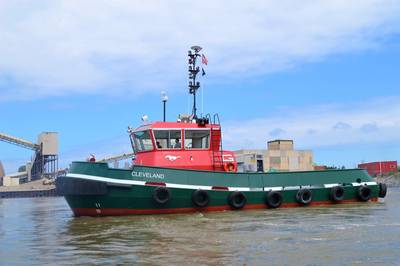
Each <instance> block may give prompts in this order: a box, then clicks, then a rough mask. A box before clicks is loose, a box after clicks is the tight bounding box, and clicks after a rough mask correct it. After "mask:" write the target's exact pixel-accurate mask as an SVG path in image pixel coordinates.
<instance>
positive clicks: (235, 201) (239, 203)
mask: <svg viewBox="0 0 400 266" xmlns="http://www.w3.org/2000/svg"><path fill="white" fill-rule="evenodd" d="M246 202H247V198H246V196H245V195H244V194H243V193H242V192H240V191H235V192H232V193H231V194H229V196H228V203H229V206H231V207H232V208H234V209H241V208H243V207H244V205H246Z"/></svg>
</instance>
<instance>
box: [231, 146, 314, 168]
mask: <svg viewBox="0 0 400 266" xmlns="http://www.w3.org/2000/svg"><path fill="white" fill-rule="evenodd" d="M235 154H236V158H237V162H238V171H239V172H268V171H312V170H313V169H314V168H313V153H312V151H311V150H294V143H293V140H273V141H268V143H267V150H265V149H261V150H238V151H235Z"/></svg>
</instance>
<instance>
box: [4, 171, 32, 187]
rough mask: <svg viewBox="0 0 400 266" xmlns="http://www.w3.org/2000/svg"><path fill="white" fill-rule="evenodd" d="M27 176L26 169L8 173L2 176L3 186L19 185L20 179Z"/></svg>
mask: <svg viewBox="0 0 400 266" xmlns="http://www.w3.org/2000/svg"><path fill="white" fill-rule="evenodd" d="M27 178H28V173H27V172H26V171H25V172H18V173H14V174H9V175H6V176H4V177H3V186H5V187H13V186H19V185H20V184H21V180H23V179H27Z"/></svg>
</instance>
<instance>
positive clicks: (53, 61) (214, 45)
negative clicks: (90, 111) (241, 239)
mask: <svg viewBox="0 0 400 266" xmlns="http://www.w3.org/2000/svg"><path fill="white" fill-rule="evenodd" d="M399 14H400V3H399V2H398V1H395V0H386V1H385V0H362V1H361V0H360V1H357V0H355V1H341V0H332V1H311V0H308V1H244V2H232V1H222V0H220V1H206V2H202V3H201V4H199V5H196V6H192V5H190V4H189V3H188V2H187V1H180V0H171V1H132V0H120V1H98V0H86V1H73V0H72V1H71V0H69V1H67V0H65V1H61V0H60V1H51V0H48V1H46V0H38V1H23V0H20V1H1V2H0V58H1V60H0V90H1V92H2V93H1V94H0V95H1V96H0V97H1V98H0V100H7V99H8V100H10V99H31V98H41V97H47V96H52V95H65V94H74V93H89V94H90V93H92V94H95V93H108V94H115V95H119V94H123V93H126V92H129V93H130V94H131V95H137V94H141V93H144V92H147V91H152V90H157V91H159V90H160V89H165V88H166V87H167V88H168V89H169V90H173V89H174V88H176V87H178V85H179V87H182V86H184V83H185V78H186V76H185V71H186V65H185V63H186V58H185V56H186V54H185V53H186V50H187V49H188V47H189V46H190V45H192V44H200V45H202V46H204V47H205V52H206V53H207V55H208V57H209V61H210V64H209V69H208V73H212V76H213V77H214V78H215V79H219V78H224V77H227V76H229V77H232V76H233V74H232V72H237V73H240V74H241V75H236V76H243V75H249V73H252V74H254V75H260V74H265V73H269V72H273V71H279V70H282V69H285V68H287V67H292V66H296V65H297V64H299V63H304V62H309V61H314V60H320V59H321V58H323V57H324V56H326V55H329V54H333V53H341V52H348V51H357V50H363V49H370V48H373V47H376V45H377V44H379V43H380V41H381V40H382V39H383V38H385V36H386V35H387V34H389V33H394V32H396V31H398V29H399V27H398V26H399V20H400V16H399ZM210 76H211V75H210Z"/></svg>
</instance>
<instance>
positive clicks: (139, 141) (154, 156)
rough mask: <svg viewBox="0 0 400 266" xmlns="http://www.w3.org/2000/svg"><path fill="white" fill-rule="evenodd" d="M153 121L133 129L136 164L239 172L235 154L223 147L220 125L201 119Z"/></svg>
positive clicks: (132, 136)
mask: <svg viewBox="0 0 400 266" xmlns="http://www.w3.org/2000/svg"><path fill="white" fill-rule="evenodd" d="M189 121H190V122H153V123H148V124H144V125H142V126H140V127H138V128H137V129H135V130H131V132H130V135H131V142H132V146H133V147H134V151H135V154H136V156H135V164H136V165H145V166H159V167H168V168H181V169H196V170H210V171H226V172H236V170H237V164H236V159H235V155H234V153H233V152H230V151H223V150H222V140H221V126H220V125H219V124H215V123H214V124H209V122H208V121H209V120H208V119H205V118H202V119H196V120H189Z"/></svg>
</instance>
